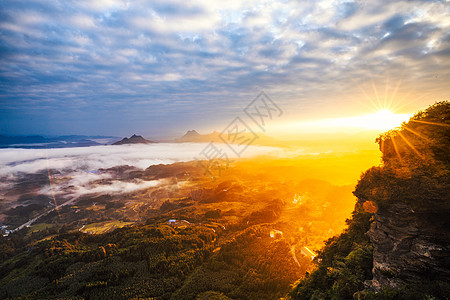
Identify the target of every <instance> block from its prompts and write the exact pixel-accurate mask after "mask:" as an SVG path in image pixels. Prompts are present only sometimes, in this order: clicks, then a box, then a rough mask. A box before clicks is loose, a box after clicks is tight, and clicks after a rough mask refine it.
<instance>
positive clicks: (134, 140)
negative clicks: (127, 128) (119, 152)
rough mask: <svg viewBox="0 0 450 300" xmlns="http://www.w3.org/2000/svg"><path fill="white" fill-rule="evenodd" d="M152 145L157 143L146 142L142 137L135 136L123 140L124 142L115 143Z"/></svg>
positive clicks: (116, 143)
mask: <svg viewBox="0 0 450 300" xmlns="http://www.w3.org/2000/svg"><path fill="white" fill-rule="evenodd" d="M151 143H156V142H153V141H150V140H146V139H144V138H143V137H142V136H141V135H136V134H133V135H132V136H131V137H130V138H123V139H122V140H120V141H118V142H115V143H113V145H126V144H151Z"/></svg>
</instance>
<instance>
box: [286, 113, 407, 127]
mask: <svg viewBox="0 0 450 300" xmlns="http://www.w3.org/2000/svg"><path fill="white" fill-rule="evenodd" d="M411 116H412V115H411V114H395V113H393V112H391V111H389V110H386V109H384V110H380V111H378V112H376V113H372V114H367V115H363V116H356V117H347V118H335V119H323V120H317V121H309V122H308V121H306V122H293V123H285V124H279V125H278V128H277V129H278V130H279V131H281V130H285V131H287V132H297V133H300V132H310V133H315V132H326V133H333V132H347V133H352V132H359V131H362V130H374V131H377V132H383V131H386V130H389V129H394V128H395V127H398V126H400V125H401V124H402V123H403V122H404V121H408V120H409V118H410V117H411Z"/></svg>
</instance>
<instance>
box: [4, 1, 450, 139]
mask: <svg viewBox="0 0 450 300" xmlns="http://www.w3.org/2000/svg"><path fill="white" fill-rule="evenodd" d="M449 72H450V2H448V1H431V0H428V1H371V0H370V1H362V0H358V1H351V0H346V1H330V0H326V1H315V0H314V1H312V0H311V1H233V0H231V1H212V0H194V1H172V0H161V1H160V0H154V1H145V0H135V1H125V0H124V1H120V0H96V1H92V0H79V1H71V0H51V1H49V0H42V1H39V0H23V1H22V0H3V1H1V2H0V133H1V134H46V135H58V134H106V135H118V136H125V135H130V134H131V133H139V134H143V135H145V136H147V137H152V136H162V135H165V134H167V135H170V134H174V135H175V134H178V133H183V132H184V131H185V130H187V129H192V128H195V129H197V130H199V131H202V130H203V131H208V130H211V129H217V130H220V129H221V128H222V127H224V126H226V125H227V124H228V123H229V122H230V121H231V120H232V119H233V118H234V117H235V116H238V115H240V114H241V113H242V109H243V108H244V107H245V106H246V105H247V104H248V103H249V102H250V101H251V100H252V99H253V98H254V97H255V96H257V95H258V93H259V92H260V91H261V90H264V91H265V92H266V93H267V94H268V95H269V96H270V97H271V98H272V99H273V100H274V102H276V103H277V104H278V106H279V107H280V108H281V109H282V110H283V112H284V114H283V118H284V121H285V122H290V121H294V120H297V121H298V120H309V119H320V118H337V117H353V116H357V115H364V114H366V113H369V112H370V109H374V108H375V106H376V104H377V103H382V102H391V103H393V104H395V105H396V106H397V107H398V108H399V111H398V112H399V113H413V112H414V111H416V110H417V109H421V108H425V107H426V106H427V105H429V104H432V103H434V101H436V100H443V99H448V98H449V97H448V83H449V82H450V73H449ZM385 97H387V98H388V99H389V101H385V100H384V99H385ZM377 98H378V100H377ZM391 98H392V99H391Z"/></svg>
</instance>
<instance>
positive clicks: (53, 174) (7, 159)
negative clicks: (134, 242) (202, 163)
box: [0, 143, 282, 201]
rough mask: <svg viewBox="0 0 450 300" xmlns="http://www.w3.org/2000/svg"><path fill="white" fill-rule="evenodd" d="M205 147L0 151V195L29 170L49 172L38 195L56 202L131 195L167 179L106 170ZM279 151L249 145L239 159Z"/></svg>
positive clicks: (181, 156)
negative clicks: (127, 177)
mask: <svg viewBox="0 0 450 300" xmlns="http://www.w3.org/2000/svg"><path fill="white" fill-rule="evenodd" d="M207 145H208V144H204V143H182V144H163V143H161V144H151V145H120V146H95V147H85V148H61V149H48V150H46V149H0V179H1V181H2V184H1V185H0V195H1V196H2V197H5V199H6V198H8V196H6V195H7V193H8V191H10V190H11V189H13V188H14V186H15V184H17V183H23V182H29V181H30V178H32V177H29V176H30V174H34V173H40V174H41V175H42V174H45V175H43V176H47V173H48V174H49V175H48V176H49V180H48V182H47V181H46V180H44V181H42V186H41V187H40V191H39V193H40V194H43V195H48V196H53V195H55V196H56V199H57V200H58V201H61V200H62V199H64V200H68V199H73V198H74V197H79V196H83V195H87V194H120V193H131V192H135V191H139V190H143V189H147V188H150V187H155V186H157V185H164V184H167V182H165V181H164V180H150V181H146V180H141V179H126V178H123V175H121V174H118V173H115V172H114V171H112V170H105V169H108V168H113V167H117V166H124V165H127V166H129V167H136V168H139V169H142V170H143V169H146V168H147V167H149V166H151V165H155V164H171V163H174V162H181V161H191V160H194V159H195V157H198V159H205V158H204V157H202V155H201V154H200V153H201V152H202V150H204V149H205V147H206V146H207ZM217 147H220V148H221V149H222V151H224V152H225V153H227V155H228V157H229V158H230V159H233V158H237V157H236V155H234V154H233V153H232V152H231V151H230V150H228V149H227V148H226V146H225V145H219V144H218V145H217ZM280 153H282V150H281V149H278V148H273V147H261V146H249V147H248V148H247V149H246V150H245V151H244V152H243V153H242V157H253V156H257V155H267V154H273V155H276V154H280ZM125 177H126V176H125ZM40 178H41V177H40ZM41 179H42V178H41ZM44 179H45V177H44ZM50 180H51V181H50ZM50 182H51V184H50ZM16 192H17V191H16ZM19 192H22V191H19Z"/></svg>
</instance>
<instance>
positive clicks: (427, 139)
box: [403, 126, 431, 142]
mask: <svg viewBox="0 0 450 300" xmlns="http://www.w3.org/2000/svg"><path fill="white" fill-rule="evenodd" d="M403 128H404V129H406V130H408V131H409V132H411V133H412V134H415V135H417V136H418V137H420V138H422V139H424V140H425V141H427V142H431V140H430V139H429V138H427V137H426V136H423V135H421V134H420V133H418V132H417V131H415V130H412V129H411V128H408V127H406V126H405V127H403Z"/></svg>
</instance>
